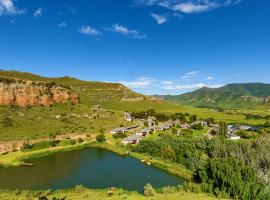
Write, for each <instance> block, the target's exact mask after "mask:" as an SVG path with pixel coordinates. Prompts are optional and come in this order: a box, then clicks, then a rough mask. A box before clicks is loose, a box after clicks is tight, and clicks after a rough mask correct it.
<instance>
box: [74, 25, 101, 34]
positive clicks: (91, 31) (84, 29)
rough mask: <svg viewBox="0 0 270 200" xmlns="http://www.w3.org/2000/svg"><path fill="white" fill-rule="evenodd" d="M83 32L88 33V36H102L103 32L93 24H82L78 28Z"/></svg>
mask: <svg viewBox="0 0 270 200" xmlns="http://www.w3.org/2000/svg"><path fill="white" fill-rule="evenodd" d="M78 31H79V32H80V33H81V34H84V35H88V36H94V37H96V36H100V35H102V32H100V31H98V30H97V29H95V28H93V27H91V26H81V27H80V28H79V30H78Z"/></svg>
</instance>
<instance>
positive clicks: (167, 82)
mask: <svg viewBox="0 0 270 200" xmlns="http://www.w3.org/2000/svg"><path fill="white" fill-rule="evenodd" d="M162 83H163V84H164V85H172V84H173V82H172V81H162Z"/></svg>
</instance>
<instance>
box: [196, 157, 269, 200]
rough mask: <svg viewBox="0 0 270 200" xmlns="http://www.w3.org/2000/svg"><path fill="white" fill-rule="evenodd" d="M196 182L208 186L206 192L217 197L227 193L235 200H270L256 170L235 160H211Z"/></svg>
mask: <svg viewBox="0 0 270 200" xmlns="http://www.w3.org/2000/svg"><path fill="white" fill-rule="evenodd" d="M195 180H197V181H198V182H200V183H206V184H208V188H206V187H205V188H204V189H207V191H206V192H214V193H215V194H216V195H219V194H220V193H221V194H222V193H224V192H225V193H227V194H228V195H229V196H230V197H232V198H234V199H246V200H249V199H252V200H267V199H270V196H268V195H269V194H268V193H267V192H266V189H265V187H264V185H263V183H262V182H261V181H260V180H259V179H258V177H257V176H256V173H255V170H254V169H252V168H251V167H249V166H246V165H244V164H243V163H242V162H240V161H238V160H236V159H233V158H213V159H210V160H209V162H208V163H207V164H206V165H205V166H204V167H202V168H201V169H200V170H198V171H197V174H196V176H195ZM204 186H206V185H204Z"/></svg>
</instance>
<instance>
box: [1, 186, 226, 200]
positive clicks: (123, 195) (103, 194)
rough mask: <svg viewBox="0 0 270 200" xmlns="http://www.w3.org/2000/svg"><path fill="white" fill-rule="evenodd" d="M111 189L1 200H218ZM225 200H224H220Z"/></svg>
mask: <svg viewBox="0 0 270 200" xmlns="http://www.w3.org/2000/svg"><path fill="white" fill-rule="evenodd" d="M108 191H109V189H107V190H106V189H105V190H93V189H87V188H84V187H80V186H77V187H76V188H75V189H69V190H59V191H52V190H47V191H19V190H16V191H1V190H0V199H1V200H11V199H16V200H37V199H48V200H52V199H69V200H81V199H84V200H106V199H110V200H119V199H129V200H150V199H151V200H216V199H217V198H216V197H213V196H210V195H208V194H204V193H191V192H187V191H185V190H182V191H181V190H180V191H175V192H166V193H165V192H163V193H157V194H156V195H154V196H151V197H146V196H143V195H141V194H138V193H137V192H128V191H124V190H121V189H115V190H113V194H112V196H108ZM220 200H223V199H220Z"/></svg>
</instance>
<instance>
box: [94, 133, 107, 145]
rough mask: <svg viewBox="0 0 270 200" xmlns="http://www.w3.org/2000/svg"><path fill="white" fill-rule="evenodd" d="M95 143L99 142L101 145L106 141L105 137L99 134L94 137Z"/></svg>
mask: <svg viewBox="0 0 270 200" xmlns="http://www.w3.org/2000/svg"><path fill="white" fill-rule="evenodd" d="M96 141H97V142H100V143H103V142H105V141H106V137H105V135H104V134H103V133H100V134H98V135H97V136H96Z"/></svg>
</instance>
